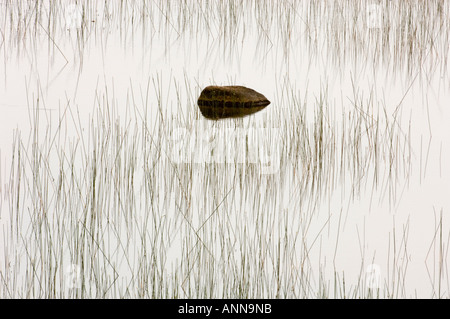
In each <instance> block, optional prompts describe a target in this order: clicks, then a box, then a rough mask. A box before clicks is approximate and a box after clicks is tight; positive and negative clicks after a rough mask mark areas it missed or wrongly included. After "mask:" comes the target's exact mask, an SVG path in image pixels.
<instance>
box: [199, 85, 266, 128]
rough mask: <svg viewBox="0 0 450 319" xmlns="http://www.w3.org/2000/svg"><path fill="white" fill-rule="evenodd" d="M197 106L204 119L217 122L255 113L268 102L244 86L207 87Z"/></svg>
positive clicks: (262, 96) (259, 94)
mask: <svg viewBox="0 0 450 319" xmlns="http://www.w3.org/2000/svg"><path fill="white" fill-rule="evenodd" d="M197 104H198V106H199V108H200V112H201V113H202V114H203V116H204V117H206V118H208V119H212V120H218V119H224V118H229V117H243V116H246V115H250V114H253V113H256V112H258V111H261V110H262V109H264V108H265V107H266V106H267V105H269V104H270V101H269V100H268V99H266V97H265V96H264V95H262V94H261V93H258V92H256V91H255V90H252V89H249V88H247V87H244V86H207V87H206V88H205V89H204V90H203V91H202V93H201V94H200V97H199V98H198V101H197Z"/></svg>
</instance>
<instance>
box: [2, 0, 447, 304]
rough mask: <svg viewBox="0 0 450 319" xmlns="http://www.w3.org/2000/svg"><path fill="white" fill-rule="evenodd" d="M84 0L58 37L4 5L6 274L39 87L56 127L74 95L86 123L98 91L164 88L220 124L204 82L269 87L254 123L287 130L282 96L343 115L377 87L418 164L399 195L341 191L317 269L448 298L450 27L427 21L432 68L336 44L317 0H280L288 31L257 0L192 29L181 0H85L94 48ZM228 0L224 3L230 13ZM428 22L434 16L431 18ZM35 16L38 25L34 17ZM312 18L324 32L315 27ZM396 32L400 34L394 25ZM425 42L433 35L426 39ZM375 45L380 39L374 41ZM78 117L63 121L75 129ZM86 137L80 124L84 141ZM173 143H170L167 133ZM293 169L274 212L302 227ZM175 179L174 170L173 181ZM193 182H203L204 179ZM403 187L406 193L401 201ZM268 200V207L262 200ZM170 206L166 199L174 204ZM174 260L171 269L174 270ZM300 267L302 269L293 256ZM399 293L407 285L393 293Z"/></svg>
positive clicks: (322, 218)
mask: <svg viewBox="0 0 450 319" xmlns="http://www.w3.org/2000/svg"><path fill="white" fill-rule="evenodd" d="M244 2H245V1H244ZM392 2H393V4H392V5H391V6H392V8H396V5H397V4H396V3H395V1H392ZM20 3H21V6H24V7H22V8H20V9H19V7H20V6H19V5H18V7H17V8H18V9H13V10H12V9H10V8H9V9H8V10H9V11H8V12H14V13H15V14H18V12H19V11H21V10H22V11H23V12H29V10H28V9H27V7H26V6H27V5H28V3H27V2H25V1H24V2H20ZM74 3H75V2H73V1H67V6H66V5H61V7H60V8H59V10H64V11H67V12H61V11H60V12H59V13H58V16H59V19H60V20H59V21H57V22H55V25H56V31H55V32H54V34H53V35H52V37H51V39H49V37H48V36H47V34H46V33H45V32H44V31H43V30H45V28H46V27H47V26H42V27H39V26H38V27H36V30H37V34H33V33H30V32H28V33H26V34H21V33H20V32H18V31H17V30H16V32H17V34H16V33H15V32H14V31H11V30H14V28H15V26H10V25H9V22H8V21H9V20H8V17H6V16H5V15H4V14H3V12H6V2H5V1H2V2H1V3H0V5H1V10H2V14H1V16H2V17H1V20H0V21H1V25H0V27H1V29H2V38H1V39H0V51H1V54H0V75H1V76H0V107H1V110H2V114H3V115H2V116H1V117H0V127H1V136H0V151H1V153H0V156H1V158H0V169H1V196H2V205H1V228H0V232H2V235H1V236H0V238H1V239H0V244H1V245H0V256H1V257H0V260H1V261H2V262H1V263H0V270H2V271H3V272H5V271H7V270H6V266H5V265H6V264H7V263H6V262H5V260H3V259H4V257H3V256H6V255H7V254H8V248H7V245H6V243H5V238H6V237H7V235H6V234H7V232H8V227H9V223H10V221H9V220H8V216H9V213H8V212H9V207H8V205H7V195H8V184H9V183H11V181H9V176H10V175H9V171H10V165H11V164H10V163H11V157H12V150H11V144H12V140H13V136H14V134H15V133H14V132H15V130H16V129H17V130H19V131H20V132H22V133H21V134H22V136H27V135H28V134H29V133H28V130H29V126H30V119H29V107H30V105H35V104H33V103H35V102H33V100H34V101H35V100H36V97H37V96H38V95H39V97H40V103H42V104H41V105H40V107H41V108H44V107H45V110H41V111H40V112H41V119H44V118H45V121H46V123H53V124H52V125H53V127H56V126H57V125H58V118H59V116H60V114H61V113H60V112H61V111H62V110H64V108H65V107H66V105H67V104H68V102H69V103H70V108H71V109H72V110H73V112H77V113H78V112H79V114H80V115H79V116H80V122H81V123H82V125H86V129H87V128H88V127H89V119H90V118H92V116H93V115H92V114H93V109H94V105H95V98H96V94H97V95H98V96H100V97H101V96H102V95H103V94H104V93H105V91H106V90H108V94H109V96H110V97H111V96H113V97H114V99H115V101H116V106H118V107H117V109H118V110H119V112H120V110H121V107H120V106H121V105H125V104H126V103H127V101H129V100H130V97H131V92H132V91H133V92H135V94H136V97H138V98H139V99H141V98H142V96H141V94H142V92H146V90H147V87H149V89H148V92H149V93H150V94H149V96H148V100H149V102H148V105H150V106H153V105H157V101H158V99H157V94H156V93H155V87H157V88H161V92H162V101H163V102H162V104H163V105H164V111H165V112H167V114H169V116H170V115H172V116H173V117H176V116H177V115H178V114H179V112H180V107H181V108H183V110H182V112H183V114H185V115H184V116H185V117H187V118H189V117H191V118H193V117H196V119H197V120H198V121H204V122H205V123H203V125H206V126H207V127H211V125H212V124H211V122H209V121H207V120H205V119H203V118H201V116H200V117H198V116H199V115H198V112H197V111H196V105H195V102H196V99H197V97H198V95H199V94H200V91H201V89H202V88H203V87H205V86H207V85H210V84H213V83H214V84H218V85H228V84H237V85H245V86H248V87H251V88H254V89H255V90H257V91H259V92H261V93H263V94H264V95H265V96H266V97H267V98H268V99H269V100H270V101H271V102H272V103H271V104H270V105H269V106H268V107H267V108H266V109H265V110H264V111H262V112H260V113H258V114H255V115H254V116H252V117H249V118H245V119H244V120H243V123H244V126H245V125H249V124H251V123H258V124H260V123H264V125H265V126H266V127H269V128H274V129H275V128H279V126H280V122H279V121H277V119H279V118H280V116H282V117H285V118H287V119H289V117H290V112H292V108H290V103H289V99H290V98H289V96H288V95H287V94H288V93H283V92H295V94H296V95H297V96H298V97H300V98H301V99H302V100H304V101H305V103H306V105H314V103H313V102H314V101H315V100H316V99H317V98H318V97H319V96H320V94H321V92H323V91H324V90H325V89H326V90H327V94H326V99H327V101H328V103H329V104H330V105H333V106H334V107H335V114H336V120H337V121H338V120H339V119H340V114H341V113H342V112H343V110H345V109H346V108H350V109H351V108H352V107H353V106H352V103H351V101H352V100H354V90H355V89H354V87H356V90H357V91H358V94H361V96H363V99H364V100H366V101H367V99H368V98H369V97H370V96H371V98H372V99H373V101H376V103H377V105H381V106H384V107H385V109H386V112H387V113H388V114H390V115H392V114H393V113H394V111H395V109H396V108H399V110H400V112H401V116H400V117H399V119H401V123H399V125H400V127H401V130H402V131H403V132H405V134H408V132H409V130H410V148H411V157H410V158H409V157H408V156H407V155H405V154H403V150H400V151H399V153H398V158H404V157H403V156H406V157H408V161H407V163H408V164H407V165H404V164H403V163H400V164H399V167H400V169H399V170H400V171H403V172H404V171H406V172H407V173H406V174H403V173H402V174H399V175H401V176H400V177H399V178H398V180H396V181H395V182H394V184H393V187H394V188H395V191H393V192H391V190H390V188H389V183H390V182H389V181H388V180H386V179H384V180H381V182H380V185H381V186H380V187H378V188H377V189H376V190H373V189H372V187H371V185H372V183H371V182H367V185H366V186H365V187H363V188H365V191H362V192H361V193H360V194H358V195H357V196H356V197H355V198H353V197H352V196H351V195H350V193H351V192H350V191H349V190H350V189H351V187H352V185H351V184H349V183H348V182H347V183H342V184H341V186H340V187H338V188H337V189H335V190H333V191H332V192H331V195H330V198H329V199H324V201H323V202H322V203H320V208H319V209H317V211H315V213H314V214H315V215H314V217H313V218H312V219H311V221H310V223H311V224H310V228H309V227H308V228H309V230H308V232H307V233H308V236H309V237H308V243H309V245H311V246H310V251H309V254H310V256H309V260H310V263H311V265H312V268H314V267H316V266H314V265H317V267H316V268H317V269H318V268H319V265H321V267H323V268H324V269H325V274H324V275H323V276H324V277H325V278H326V281H330V282H332V281H333V280H334V279H333V276H334V275H333V274H334V273H335V272H336V273H338V274H339V275H341V276H345V282H346V284H347V283H348V284H349V285H356V283H357V281H358V278H360V279H361V278H362V279H367V278H366V271H367V270H369V271H370V269H371V268H368V267H371V266H370V265H371V264H375V265H376V267H379V268H377V269H379V275H380V277H379V278H378V280H379V281H377V283H378V284H379V285H380V286H384V285H392V286H393V287H394V286H395V284H396V283H397V282H402V283H403V282H404V284H402V285H401V287H399V288H397V289H398V290H400V292H399V293H398V296H419V297H429V296H433V297H437V294H438V292H437V291H436V289H437V284H436V283H437V282H439V281H441V282H442V286H443V288H442V289H441V290H440V294H441V296H443V297H448V295H449V292H448V289H449V288H450V286H449V278H448V272H447V269H448V265H447V260H448V255H447V248H448V244H449V239H450V237H449V235H450V232H449V230H450V228H449V222H448V212H449V209H450V199H449V196H448V194H449V190H450V170H449V166H448V163H449V160H450V157H449V156H450V141H449V138H448V136H449V127H450V114H449V107H448V106H449V105H450V72H449V71H450V64H449V63H448V62H447V56H448V52H449V50H450V48H449V39H448V32H449V30H448V28H449V25H448V23H447V25H444V26H443V27H442V28H443V29H444V31H442V30H439V29H437V28H433V29H431V28H430V29H427V32H429V33H432V34H433V38H434V39H435V46H432V47H431V48H428V47H429V41H428V40H424V41H423V43H419V44H417V46H418V47H420V46H423V47H425V48H426V49H424V51H423V54H422V60H420V62H421V63H422V65H421V66H418V65H417V63H418V62H416V60H415V59H416V57H417V55H415V54H412V57H413V58H412V60H411V61H408V54H404V55H402V53H400V54H399V55H400V60H403V64H402V63H400V62H398V61H396V60H395V58H394V57H393V55H391V57H390V58H387V62H385V63H384V64H383V63H379V64H377V65H374V63H373V59H372V58H371V56H370V55H369V54H367V52H371V51H370V50H373V47H371V46H370V44H367V46H364V45H362V46H361V47H360V48H359V49H358V48H356V49H355V48H354V47H353V46H355V47H357V44H358V43H352V42H349V43H350V44H349V43H348V42H345V41H342V42H339V41H337V43H335V44H333V41H336V38H333V30H334V31H335V32H337V33H339V32H342V29H345V26H342V25H340V24H339V21H340V20H339V19H337V20H336V21H337V22H336V24H335V28H334V29H328V30H324V28H325V26H327V25H328V24H327V22H328V23H329V22H330V19H332V18H333V12H335V10H333V9H329V10H328V11H327V12H326V14H325V16H321V17H320V18H318V19H317V21H312V20H311V21H309V22H308V23H309V24H308V23H306V15H307V11H308V10H307V9H308V6H309V3H308V2H306V3H304V4H303V5H299V4H295V6H294V4H293V2H291V1H286V2H283V3H284V5H280V7H281V9H280V10H285V12H286V11H288V10H289V12H290V14H291V19H292V25H291V27H290V29H287V30H286V31H283V30H282V29H281V27H280V26H283V25H284V26H286V24H287V23H286V21H284V22H285V23H284V24H283V21H282V19H280V20H277V19H278V18H277V17H278V16H282V14H278V15H277V13H274V14H273V19H274V20H272V21H267V20H264V19H262V18H259V17H258V13H257V10H256V9H255V8H256V7H257V6H258V4H256V3H253V2H252V5H251V4H249V5H247V6H245V8H246V10H245V11H244V12H242V14H241V15H240V16H239V17H238V19H237V20H236V21H235V22H233V21H228V22H227V24H224V22H223V21H221V17H220V15H218V14H217V12H216V14H214V15H211V16H210V17H209V18H207V15H206V13H203V14H202V13H198V11H199V10H198V9H197V10H196V11H195V12H196V14H195V15H192V17H195V19H196V20H195V19H192V20H188V21H187V23H186V26H185V28H183V23H182V22H180V21H181V20H180V19H181V18H180V16H181V17H182V15H180V14H179V13H178V12H179V11H178V10H177V9H176V8H178V3H177V1H173V2H171V3H172V6H173V8H172V11H171V15H170V16H166V15H164V14H163V13H164V12H167V11H166V10H167V8H166V7H164V5H165V4H164V3H160V2H150V3H148V6H149V7H148V8H147V9H148V13H149V15H148V16H147V17H145V19H144V20H138V21H135V22H134V24H132V23H131V21H130V18H129V16H135V17H139V14H137V13H133V10H135V11H136V12H137V11H139V10H140V9H141V6H140V5H139V2H137V3H138V4H136V5H134V6H132V5H129V7H128V10H129V12H127V13H123V16H122V17H118V10H117V6H116V5H117V4H116V3H115V2H113V3H115V4H111V5H110V8H109V9H108V10H110V12H109V14H107V13H105V9H104V8H103V2H101V1H98V2H97V1H82V2H81V3H82V4H83V5H85V6H88V7H89V14H90V18H89V20H91V21H87V24H88V26H87V27H85V30H87V31H85V32H88V33H89V35H88V36H86V37H85V41H84V47H82V48H80V42H79V41H78V40H77V32H80V21H79V20H78V15H77V10H78V9H77V8H78V7H80V6H81V5H80V4H78V5H74ZM357 3H360V2H357ZM42 5H43V8H44V9H42V11H43V12H44V13H45V12H48V10H47V11H46V9H45V8H46V7H48V3H47V2H45V1H44V2H43V4H42ZM69 5H72V6H71V7H68V6H69ZM196 5H197V4H196V3H195V2H192V3H191V2H189V3H188V4H187V7H188V8H194V7H195V6H196ZM9 6H14V3H9ZM323 6H331V4H330V3H328V4H323ZM443 7H444V9H443V10H444V15H445V16H446V17H447V19H448V18H449V17H448V13H449V4H448V2H443ZM68 8H70V10H72V11H70V10H69V9H68ZM226 8H227V6H226V5H224V10H226ZM283 8H285V9H283ZM192 10H194V9H192ZM380 10H382V14H385V15H387V14H393V13H392V12H390V13H389V12H387V9H386V7H384V6H383V7H380ZM417 10H419V9H417ZM200 11H201V10H200ZM360 12H361V15H367V14H368V13H367V11H366V10H364V5H362V7H361V11H360ZM349 14H350V13H349ZM224 16H227V14H223V16H222V17H224ZM267 16H270V14H268V15H267ZM334 18H335V17H334ZM365 18H366V19H367V16H366V17H365ZM136 19H137V18H136ZM201 19H203V20H201ZM361 19H362V20H361V21H358V22H357V24H358V25H357V26H356V27H355V29H356V30H358V32H360V33H361V34H365V33H367V34H369V33H376V32H379V33H383V32H387V31H386V29H385V27H386V24H383V25H382V26H381V27H380V26H377V25H367V23H365V22H367V21H364V19H363V17H361ZM429 19H430V20H433V19H436V18H435V17H433V16H430V17H429ZM94 20H95V22H92V21H94ZM27 21H28V23H32V22H31V21H32V20H31V19H30V18H28V20H27ZM44 21H46V20H45V19H44ZM342 21H347V23H348V24H351V22H350V21H348V20H345V17H342ZM313 22H314V23H313ZM224 25H225V26H224ZM307 25H309V27H310V28H313V26H314V28H317V29H315V30H311V29H308V28H307V27H306V26H307ZM331 25H333V24H331ZM430 25H431V23H430ZM390 27H391V28H392V29H394V28H395V25H390ZM383 28H384V29H383ZM77 30H78V31H77ZM391 31H392V30H391ZM79 35H80V34H79V33H78V36H79ZM314 37H316V38H314ZM400 38H401V37H400ZM367 39H368V38H367ZM424 39H428V38H427V37H426V36H424ZM347 41H348V40H347ZM367 41H368V40H367ZM372 41H373V40H372ZM55 43H56V45H57V46H56V45H55ZM314 43H316V44H314ZM308 44H309V45H308ZM373 45H374V46H376V45H377V43H376V41H375V42H374V44H373ZM335 47H339V50H342V51H345V52H346V55H345V61H344V60H341V61H334V58H333V57H337V56H339V54H337V53H336V52H333V48H335ZM361 48H363V49H361ZM364 48H365V49H364ZM427 48H428V49H427ZM355 52H356V56H355V55H354V54H355ZM341 57H342V56H341ZM408 65H412V66H413V70H412V71H411V73H410V74H408V72H407V70H406V67H407V66H408ZM177 92H178V94H177ZM144 95H145V94H144ZM179 101H182V102H181V103H180V102H179ZM76 107H77V108H76ZM75 110H76V111H75ZM189 110H191V111H189ZM193 111H195V112H196V113H195V112H193ZM148 112H149V114H153V113H154V114H157V113H158V108H157V107H154V108H150V109H149V110H148ZM313 114H314V113H313V110H312V112H311V114H310V115H309V116H308V120H309V121H310V122H309V123H312V122H313V121H314V117H313V116H312V115H313ZM117 116H118V117H120V118H121V119H124V118H126V117H127V115H126V114H117ZM128 116H129V115H128ZM66 123H67V122H66V121H64V125H66ZM172 125H173V127H174V129H176V128H177V127H178V128H179V127H180V125H179V124H178V123H177V124H174V123H172ZM68 126H70V124H69V125H68ZM77 134H78V133H76V132H73V136H77ZM199 134H201V133H199ZM69 135H70V134H69ZM167 143H171V141H170V140H167ZM408 146H409V145H408ZM401 147H404V144H402V146H401ZM287 148H289V145H287ZM400 162H401V161H400ZM281 165H284V164H281ZM286 165H288V164H286ZM409 165H410V167H408V166H409ZM381 166H383V165H382V164H381V165H380V167H381ZM284 169H285V171H284V170H283V172H287V174H286V176H278V175H277V174H278V172H277V173H276V174H275V175H277V176H278V177H277V178H280V179H282V180H284V181H288V182H284V183H283V185H284V189H282V190H278V191H279V193H281V194H278V192H276V193H277V195H276V196H281V197H280V198H281V200H280V201H279V202H278V203H281V204H280V205H279V206H278V207H273V208H266V209H268V210H272V211H273V214H274V215H273V216H278V218H280V219H283V218H286V219H292V221H293V222H292V224H293V225H299V227H301V224H302V221H301V219H300V218H299V217H298V214H300V213H301V210H302V209H304V208H302V207H299V205H298V203H297V204H294V205H292V203H293V202H295V201H292V200H291V199H292V198H293V197H296V196H299V195H298V194H297V191H298V189H297V186H296V178H295V177H294V175H293V171H292V169H290V168H288V167H284ZM383 169H385V168H383ZM384 176H385V175H384ZM290 178H291V182H289V180H290ZM163 179H164V176H162V177H161V182H162V180H163ZM347 181H351V179H350V178H349V179H347ZM199 182H200V183H201V180H200V181H199ZM192 183H193V184H195V183H196V181H195V177H194V178H193V181H192ZM260 188H261V189H260V192H261V193H264V185H260ZM271 191H272V190H271ZM393 193H395V197H393V196H391V195H392V194H393ZM170 196H175V195H174V194H172V195H170ZM199 196H201V194H199ZM283 198H284V199H283ZM260 200H261V201H262V202H264V196H262V197H261V198H260ZM237 202H239V201H237ZM268 202H270V201H268ZM260 205H261V204H260ZM172 208H173V211H171V212H170V211H168V212H167V214H168V216H170V215H171V214H175V213H176V209H175V208H174V207H172ZM172 208H170V207H164V209H168V210H170V209H172ZM259 208H260V206H259V205H256V204H255V205H253V206H252V205H249V206H248V207H246V208H245V210H246V211H255V210H258V209H259ZM236 214H238V210H237V209H236ZM440 216H442V223H443V224H442V232H441V233H442V238H443V239H442V251H443V252H444V255H442V256H439V252H438V249H437V248H436V247H437V246H436V245H435V243H436V240H437V239H436V238H438V237H436V231H437V229H438V227H437V223H438V221H439V218H440ZM233 218H234V217H233ZM245 219H246V218H243V222H244V223H245ZM18 244H20V243H18ZM179 248H180V244H179V243H177V241H176V240H174V244H173V245H172V247H171V248H170V250H169V253H168V255H171V254H173V256H174V260H175V261H176V260H177V258H180V256H177V251H178V250H179ZM394 261H395V262H394ZM439 263H441V265H442V267H441V270H443V271H442V272H441V273H439V272H438V264H439ZM394 264H395V265H394ZM167 267H168V268H169V269H170V266H169V265H167ZM292 267H297V265H296V264H295V262H294V263H293V266H292ZM377 271H378V270H377ZM314 275H315V278H312V279H311V280H312V281H313V282H314V281H318V280H319V279H318V278H319V275H320V274H318V273H316V274H314ZM439 276H440V278H441V279H439ZM392 291H396V290H395V289H394V288H392ZM393 294H394V293H393Z"/></svg>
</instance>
